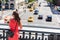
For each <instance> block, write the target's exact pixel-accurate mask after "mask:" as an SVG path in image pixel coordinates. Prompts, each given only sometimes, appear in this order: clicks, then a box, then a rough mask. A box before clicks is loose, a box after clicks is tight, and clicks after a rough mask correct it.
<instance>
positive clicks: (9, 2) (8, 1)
mask: <svg viewBox="0 0 60 40" xmlns="http://www.w3.org/2000/svg"><path fill="white" fill-rule="evenodd" d="M22 1H24V0H0V11H1V10H2V9H4V10H14V9H17V8H18V5H19V3H20V2H22ZM3 6H4V8H3Z"/></svg>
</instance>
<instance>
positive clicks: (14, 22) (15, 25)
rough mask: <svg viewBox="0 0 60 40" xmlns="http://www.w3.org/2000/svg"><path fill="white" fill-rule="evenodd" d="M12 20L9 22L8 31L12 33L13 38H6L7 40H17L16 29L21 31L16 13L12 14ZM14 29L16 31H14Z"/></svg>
mask: <svg viewBox="0 0 60 40" xmlns="http://www.w3.org/2000/svg"><path fill="white" fill-rule="evenodd" d="M12 16H13V18H12V19H11V20H10V22H9V26H10V30H11V31H12V32H14V36H13V37H8V40H18V37H19V36H18V35H19V34H18V32H19V31H18V27H20V30H21V29H22V25H21V21H20V18H19V15H18V13H17V12H15V11H14V12H13V14H12ZM15 28H16V29H15Z"/></svg>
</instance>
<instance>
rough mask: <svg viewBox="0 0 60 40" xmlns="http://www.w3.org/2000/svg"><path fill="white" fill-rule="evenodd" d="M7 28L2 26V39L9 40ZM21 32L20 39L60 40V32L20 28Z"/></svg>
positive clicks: (0, 30)
mask: <svg viewBox="0 0 60 40" xmlns="http://www.w3.org/2000/svg"><path fill="white" fill-rule="evenodd" d="M7 30H9V29H3V28H0V33H1V32H2V34H0V39H3V40H7V35H6V32H7ZM19 34H20V37H19V40H60V33H51V32H41V31H31V30H30V31H28V30H19Z"/></svg>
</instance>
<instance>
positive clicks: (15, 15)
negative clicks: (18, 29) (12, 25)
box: [12, 11, 20, 25]
mask: <svg viewBox="0 0 60 40" xmlns="http://www.w3.org/2000/svg"><path fill="white" fill-rule="evenodd" d="M12 15H14V19H15V20H16V21H17V22H18V25H20V17H19V14H18V13H17V12H16V11H14V12H13V14H12Z"/></svg>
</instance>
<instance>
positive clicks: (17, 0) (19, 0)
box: [15, 0, 25, 9]
mask: <svg viewBox="0 0 60 40" xmlns="http://www.w3.org/2000/svg"><path fill="white" fill-rule="evenodd" d="M23 1H25V0H15V8H16V9H18V3H20V2H23Z"/></svg>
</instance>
